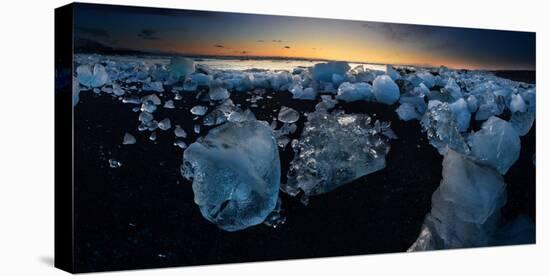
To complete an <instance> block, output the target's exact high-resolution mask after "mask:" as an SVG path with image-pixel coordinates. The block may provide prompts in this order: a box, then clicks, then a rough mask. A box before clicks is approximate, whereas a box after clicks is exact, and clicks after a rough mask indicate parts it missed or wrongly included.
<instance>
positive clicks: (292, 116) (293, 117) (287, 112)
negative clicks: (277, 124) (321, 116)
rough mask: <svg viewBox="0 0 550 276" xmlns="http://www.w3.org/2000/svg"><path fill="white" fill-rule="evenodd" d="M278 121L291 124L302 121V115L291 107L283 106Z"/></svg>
mask: <svg viewBox="0 0 550 276" xmlns="http://www.w3.org/2000/svg"><path fill="white" fill-rule="evenodd" d="M277 119H279V121H281V122H283V123H289V124H291V123H294V122H296V121H298V119H300V113H298V111H296V110H294V109H292V108H290V107H286V106H282V107H281V110H280V111H279V115H278V116H277Z"/></svg>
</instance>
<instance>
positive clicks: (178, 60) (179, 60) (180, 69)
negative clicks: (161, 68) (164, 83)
mask: <svg viewBox="0 0 550 276" xmlns="http://www.w3.org/2000/svg"><path fill="white" fill-rule="evenodd" d="M193 72H195V62H193V60H191V59H189V58H185V57H172V58H171V59H170V77H171V78H173V79H179V78H181V77H186V76H187V75H189V74H191V73H193Z"/></svg>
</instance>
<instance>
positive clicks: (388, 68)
mask: <svg viewBox="0 0 550 276" xmlns="http://www.w3.org/2000/svg"><path fill="white" fill-rule="evenodd" d="M386 74H387V75H388V76H390V78H391V79H392V80H393V81H396V80H397V79H399V77H401V76H400V75H399V73H398V72H397V71H395V69H393V66H391V65H389V64H388V65H386Z"/></svg>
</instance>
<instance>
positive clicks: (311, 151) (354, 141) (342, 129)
mask: <svg viewBox="0 0 550 276" xmlns="http://www.w3.org/2000/svg"><path fill="white" fill-rule="evenodd" d="M387 129H389V124H387V123H380V122H379V121H376V122H375V123H374V124H372V123H371V118H370V117H369V116H368V115H366V114H344V113H343V112H341V111H339V112H333V113H327V112H326V111H324V110H321V111H316V112H314V113H311V114H309V115H308V121H307V122H306V123H305V125H304V130H303V133H302V137H301V138H300V140H299V142H296V143H294V142H293V143H292V144H293V146H292V148H293V149H294V150H295V151H297V153H296V154H295V155H294V156H295V157H294V160H292V162H291V164H290V169H289V173H288V182H287V184H286V185H284V186H283V190H284V191H285V192H287V193H289V194H291V195H296V194H298V192H299V191H300V190H302V191H304V194H305V195H306V196H310V195H318V194H322V193H326V192H329V191H331V190H333V189H336V188H337V187H340V186H342V185H344V184H346V183H349V182H351V181H353V180H355V179H357V178H359V177H361V176H364V175H367V174H370V173H372V172H375V171H378V170H381V169H383V168H384V167H385V165H386V159H385V157H386V154H387V153H388V152H389V149H390V146H389V145H388V143H387V137H386V136H384V133H385V132H386V133H389V132H387Z"/></svg>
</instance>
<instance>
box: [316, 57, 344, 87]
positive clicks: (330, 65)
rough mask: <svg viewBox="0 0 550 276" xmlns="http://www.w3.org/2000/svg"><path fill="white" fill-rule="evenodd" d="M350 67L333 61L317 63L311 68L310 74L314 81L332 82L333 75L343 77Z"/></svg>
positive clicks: (341, 62)
mask: <svg viewBox="0 0 550 276" xmlns="http://www.w3.org/2000/svg"><path fill="white" fill-rule="evenodd" d="M349 69H350V67H349V64H348V63H347V62H343V61H335V62H327V63H317V64H315V65H314V66H313V68H312V70H311V73H312V77H313V79H314V80H316V81H324V82H332V77H333V75H335V74H336V75H340V76H344V75H346V73H347V72H348V71H349Z"/></svg>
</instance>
